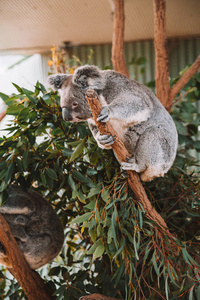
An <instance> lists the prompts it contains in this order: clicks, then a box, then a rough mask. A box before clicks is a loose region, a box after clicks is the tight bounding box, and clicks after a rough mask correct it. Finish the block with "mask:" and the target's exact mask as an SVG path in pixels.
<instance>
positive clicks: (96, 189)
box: [87, 185, 101, 198]
mask: <svg viewBox="0 0 200 300" xmlns="http://www.w3.org/2000/svg"><path fill="white" fill-rule="evenodd" d="M100 191H101V185H97V186H96V187H94V188H91V189H90V192H89V194H88V195H87V198H91V197H93V196H94V195H98V194H99V193H100Z"/></svg>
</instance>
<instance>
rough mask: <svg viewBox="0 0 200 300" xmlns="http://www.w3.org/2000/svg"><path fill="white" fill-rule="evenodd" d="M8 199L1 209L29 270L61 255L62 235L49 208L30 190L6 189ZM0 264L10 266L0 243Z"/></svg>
mask: <svg viewBox="0 0 200 300" xmlns="http://www.w3.org/2000/svg"><path fill="white" fill-rule="evenodd" d="M8 192H9V193H8V194H9V197H8V200H7V201H6V202H5V203H4V204H3V205H2V206H1V207H0V213H1V214H2V215H3V216H4V218H5V220H6V221H7V223H8V225H9V226H10V229H11V232H12V234H13V236H14V237H15V239H16V241H17V243H18V245H19V247H20V249H21V250H22V252H23V254H24V257H25V259H26V261H27V262H28V264H29V265H30V267H31V268H32V269H37V268H40V267H41V266H43V265H45V264H46V263H48V262H50V261H51V260H52V259H53V258H54V257H56V256H57V254H58V253H59V252H60V250H61V248H62V245H63V241H64V233H63V228H62V224H61V222H60V219H59V218H58V216H57V214H56V212H55V211H54V210H53V208H52V207H51V205H50V204H49V203H48V202H47V201H46V200H45V199H44V198H43V197H42V196H41V195H39V194H38V193H36V192H35V191H33V190H30V189H29V190H28V191H27V192H24V191H23V190H22V189H20V188H19V187H18V186H15V185H11V186H10V187H9V191H8ZM0 263H1V264H3V265H5V266H6V267H8V268H9V267H11V266H10V265H9V263H8V258H7V256H6V253H5V249H4V247H3V245H2V244H1V243H0Z"/></svg>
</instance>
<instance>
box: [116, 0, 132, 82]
mask: <svg viewBox="0 0 200 300" xmlns="http://www.w3.org/2000/svg"><path fill="white" fill-rule="evenodd" d="M113 4H114V20H113V40H112V64H113V67H114V69H115V71H117V72H120V73H122V74H124V75H125V76H127V77H129V73H128V69H127V66H126V62H125V59H124V21H125V15H124V0H113Z"/></svg>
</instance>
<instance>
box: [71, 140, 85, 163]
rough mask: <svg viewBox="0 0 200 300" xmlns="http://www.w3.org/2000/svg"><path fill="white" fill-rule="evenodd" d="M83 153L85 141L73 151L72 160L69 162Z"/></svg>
mask: <svg viewBox="0 0 200 300" xmlns="http://www.w3.org/2000/svg"><path fill="white" fill-rule="evenodd" d="M82 153H83V143H80V144H79V145H78V146H77V147H76V148H75V150H74V151H73V153H72V155H71V157H70V160H69V162H72V161H74V160H75V159H76V158H77V157H78V156H79V155H80V154H82Z"/></svg>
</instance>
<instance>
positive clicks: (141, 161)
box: [48, 65, 178, 181]
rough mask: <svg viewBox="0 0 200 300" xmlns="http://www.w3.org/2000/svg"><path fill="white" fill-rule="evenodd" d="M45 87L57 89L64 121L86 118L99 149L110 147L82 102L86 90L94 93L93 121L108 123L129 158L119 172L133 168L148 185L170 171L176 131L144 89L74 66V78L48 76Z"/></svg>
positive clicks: (113, 74)
mask: <svg viewBox="0 0 200 300" xmlns="http://www.w3.org/2000/svg"><path fill="white" fill-rule="evenodd" d="M48 84H49V85H50V86H51V87H53V89H57V90H59V93H60V96H61V101H60V104H61V107H62V113H63V118H64V120H65V121H68V122H80V121H85V120H87V121H88V124H89V128H90V130H91V132H92V134H93V136H94V138H95V139H96V141H97V143H98V145H99V147H101V148H105V149H109V148H111V147H112V144H113V142H114V139H113V137H111V136H108V135H101V134H100V133H99V131H98V129H97V127H96V125H95V123H94V121H93V119H92V114H91V111H90V108H89V105H88V103H87V100H86V98H85V93H86V90H87V89H88V88H91V89H94V90H95V91H96V92H97V94H98V96H99V100H100V102H101V104H102V106H103V109H102V111H101V113H100V115H99V117H98V119H97V120H98V121H101V122H107V121H108V120H109V122H110V123H111V125H112V126H113V128H114V130H115V131H116V132H117V134H118V136H119V138H120V139H121V140H122V141H123V142H124V145H125V147H126V149H127V150H128V152H129V154H130V156H131V158H130V159H129V161H128V162H121V166H122V168H123V169H124V170H134V171H136V172H138V173H140V176H141V179H142V180H143V181H151V180H152V179H154V178H155V177H159V176H163V175H164V174H165V173H166V172H167V171H168V170H169V169H170V167H171V166H172V164H173V161H174V159H175V156H176V150H177V143H178V138H177V131H176V127H175V124H174V122H173V120H172V118H171V116H170V115H169V113H168V112H167V111H166V110H165V108H164V107H163V105H162V104H161V103H160V101H159V100H158V99H157V98H156V96H155V95H154V94H153V92H152V91H151V90H149V89H148V88H147V87H145V86H144V85H142V84H140V83H138V82H136V81H134V80H131V79H129V78H127V77H126V76H124V75H122V74H120V73H118V72H115V71H111V70H106V71H101V70H100V69H99V68H97V67H96V66H89V65H86V66H83V67H79V68H77V69H76V70H75V72H74V74H73V75H68V74H57V75H51V76H49V77H48Z"/></svg>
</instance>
